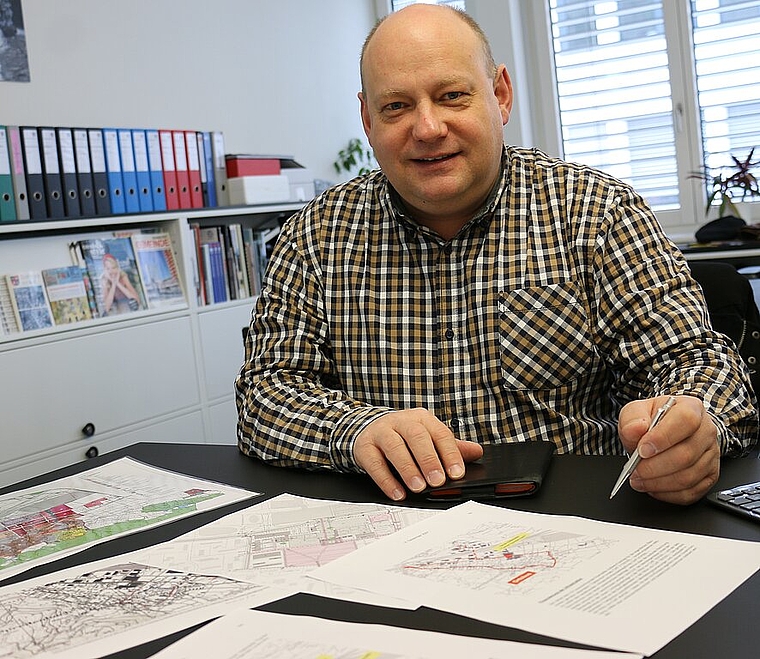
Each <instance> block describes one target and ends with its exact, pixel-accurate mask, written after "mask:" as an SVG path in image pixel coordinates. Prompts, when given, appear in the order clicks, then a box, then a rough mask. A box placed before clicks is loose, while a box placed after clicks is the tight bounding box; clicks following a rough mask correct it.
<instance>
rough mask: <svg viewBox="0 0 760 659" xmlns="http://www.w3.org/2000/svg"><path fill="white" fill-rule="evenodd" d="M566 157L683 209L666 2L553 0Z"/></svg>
mask: <svg viewBox="0 0 760 659" xmlns="http://www.w3.org/2000/svg"><path fill="white" fill-rule="evenodd" d="M549 2H550V15H551V21H552V37H553V38H552V42H553V50H554V62H555V69H556V80H557V92H558V98H559V110H560V124H561V130H562V139H563V144H564V156H565V158H566V159H568V160H573V161H577V162H582V163H585V164H588V165H591V166H594V167H597V168H599V169H601V170H603V171H606V172H608V173H610V174H612V175H613V176H617V177H618V178H620V179H622V180H624V181H627V182H628V183H630V184H632V185H633V186H634V187H635V188H636V190H637V191H638V192H640V193H641V194H642V195H644V196H645V197H646V198H647V200H648V201H649V203H650V204H651V205H652V207H653V208H656V209H672V208H678V206H679V189H678V172H677V166H676V151H675V148H676V147H675V133H674V125H673V107H672V101H671V88H670V74H669V68H668V55H667V46H666V40H665V27H664V23H663V10H662V1H661V0H618V1H604V2H602V1H598V0H597V1H594V0H549Z"/></svg>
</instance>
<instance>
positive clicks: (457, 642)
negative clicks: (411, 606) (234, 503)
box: [154, 610, 641, 659]
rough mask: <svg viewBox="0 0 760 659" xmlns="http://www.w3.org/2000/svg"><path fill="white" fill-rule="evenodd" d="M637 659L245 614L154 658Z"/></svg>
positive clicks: (211, 626)
mask: <svg viewBox="0 0 760 659" xmlns="http://www.w3.org/2000/svg"><path fill="white" fill-rule="evenodd" d="M208 657H214V659H272V657H287V658H288V659H314V658H315V657H324V658H327V657H330V658H331V659H355V658H356V657H363V658H364V659H461V658H462V657H467V658H468V659H504V657H518V658H519V659H635V658H636V657H639V658H640V657H641V655H640V654H628V653H619V652H607V651H595V650H576V649H567V648H557V647H550V646H546V645H529V644H526V643H515V642H512V641H496V640H491V639H481V638H472V637H465V636H453V635H451V634H439V633H436V632H427V631H418V630H414V629H402V628H399V627H388V626H383V625H367V624H359V623H350V622H337V621H333V620H323V619H321V618H310V617H306V616H287V615H282V614H278V613H264V612H261V611H246V610H240V611H235V612H234V613H230V614H229V615H226V616H224V617H223V618H220V619H219V620H215V621H214V622H212V623H209V624H208V625H206V626H205V627H202V628H201V629H199V630H197V631H196V632H193V633H192V634H190V635H189V636H186V637H185V638H183V639H181V640H180V641H178V642H177V643H174V644H172V645H170V646H169V647H167V648H165V649H164V650H162V651H161V652H159V653H158V654H155V655H154V659H207V658H208Z"/></svg>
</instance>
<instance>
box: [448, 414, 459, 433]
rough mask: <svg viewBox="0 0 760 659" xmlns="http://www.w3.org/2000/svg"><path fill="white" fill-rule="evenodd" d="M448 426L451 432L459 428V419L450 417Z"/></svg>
mask: <svg viewBox="0 0 760 659" xmlns="http://www.w3.org/2000/svg"><path fill="white" fill-rule="evenodd" d="M449 425H450V426H451V429H452V430H456V429H457V428H459V417H456V416H452V417H451V421H449Z"/></svg>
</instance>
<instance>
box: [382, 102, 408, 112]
mask: <svg viewBox="0 0 760 659" xmlns="http://www.w3.org/2000/svg"><path fill="white" fill-rule="evenodd" d="M403 107H404V104H403V103H402V102H401V101H395V102H393V103H388V105H386V106H385V108H384V109H385V110H387V111H389V112H398V111H399V110H401V109H402V108H403Z"/></svg>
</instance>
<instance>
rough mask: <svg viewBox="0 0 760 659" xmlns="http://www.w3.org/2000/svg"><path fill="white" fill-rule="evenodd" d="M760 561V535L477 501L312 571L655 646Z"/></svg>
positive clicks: (595, 638) (584, 635) (594, 641)
mask: <svg viewBox="0 0 760 659" xmlns="http://www.w3.org/2000/svg"><path fill="white" fill-rule="evenodd" d="M758 568H760V544H758V543H752V542H744V541H738V540H727V539H722V538H712V537H706V536H698V535H690V534H684V533H673V532H667V531H658V530H652V529H643V528H637V527H631V526H623V525H618V524H609V523H605V522H597V521H592V520H587V519H581V518H577V517H563V516H555V515H541V514H536V513H526V512H520V511H514V510H509V509H506V508H498V507H495V506H489V505H484V504H480V503H473V502H468V503H465V504H461V505H459V506H456V507H454V508H451V509H449V510H447V511H444V512H441V513H439V514H438V515H435V516H434V517H431V518H429V519H426V520H423V521H420V522H419V523H418V524H416V525H414V526H412V527H409V528H407V529H404V530H402V531H399V532H398V533H395V534H393V535H391V536H388V537H387V538H383V539H381V540H378V541H377V542H375V543H373V544H371V545H369V546H367V547H364V548H362V549H359V550H357V551H356V552H354V553H352V554H349V555H347V556H345V557H343V558H341V559H338V560H336V561H334V562H332V563H330V564H329V565H326V566H324V567H322V568H319V570H316V571H315V572H313V573H312V576H313V577H316V578H320V579H324V580H326V581H329V582H330V583H336V584H346V585H352V586H354V587H358V588H366V589H369V590H373V591H376V592H378V593H384V594H388V595H394V594H398V593H407V592H411V593H413V594H414V597H415V598H416V599H417V600H419V601H420V602H421V603H422V604H425V605H427V606H430V607H433V608H437V609H442V610H445V611H451V612H453V613H458V614H460V615H465V616H469V617H472V618H477V619H480V620H484V621H489V622H492V623H496V624H500V625H508V626H511V627H518V628H521V629H525V630H527V631H531V632H534V633H538V634H544V635H547V636H551V637H554V638H564V639H568V640H571V641H575V642H577V643H583V644H587V645H592V646H595V647H603V648H612V649H617V650H626V651H632V652H642V653H644V654H646V655H650V654H652V653H654V652H656V651H657V650H658V649H660V648H661V647H663V646H664V645H665V644H666V643H668V642H669V641H670V640H672V639H673V638H674V637H675V636H677V635H678V634H679V633H681V632H682V631H683V630H684V629H686V628H687V627H688V626H689V625H691V624H692V623H694V622H695V621H696V620H697V619H698V618H700V617H701V616H702V615H703V614H704V613H705V612H707V611H708V610H709V609H710V608H712V607H713V606H714V605H715V604H716V603H717V602H719V601H720V600H721V599H723V598H724V597H725V596H726V595H728V594H729V593H730V592H731V591H732V590H734V589H735V588H736V587H737V586H738V585H740V584H741V583H742V582H743V581H745V580H746V579H747V578H749V577H750V576H751V575H752V574H753V573H754V572H755V571H756V570H757V569H758Z"/></svg>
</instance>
